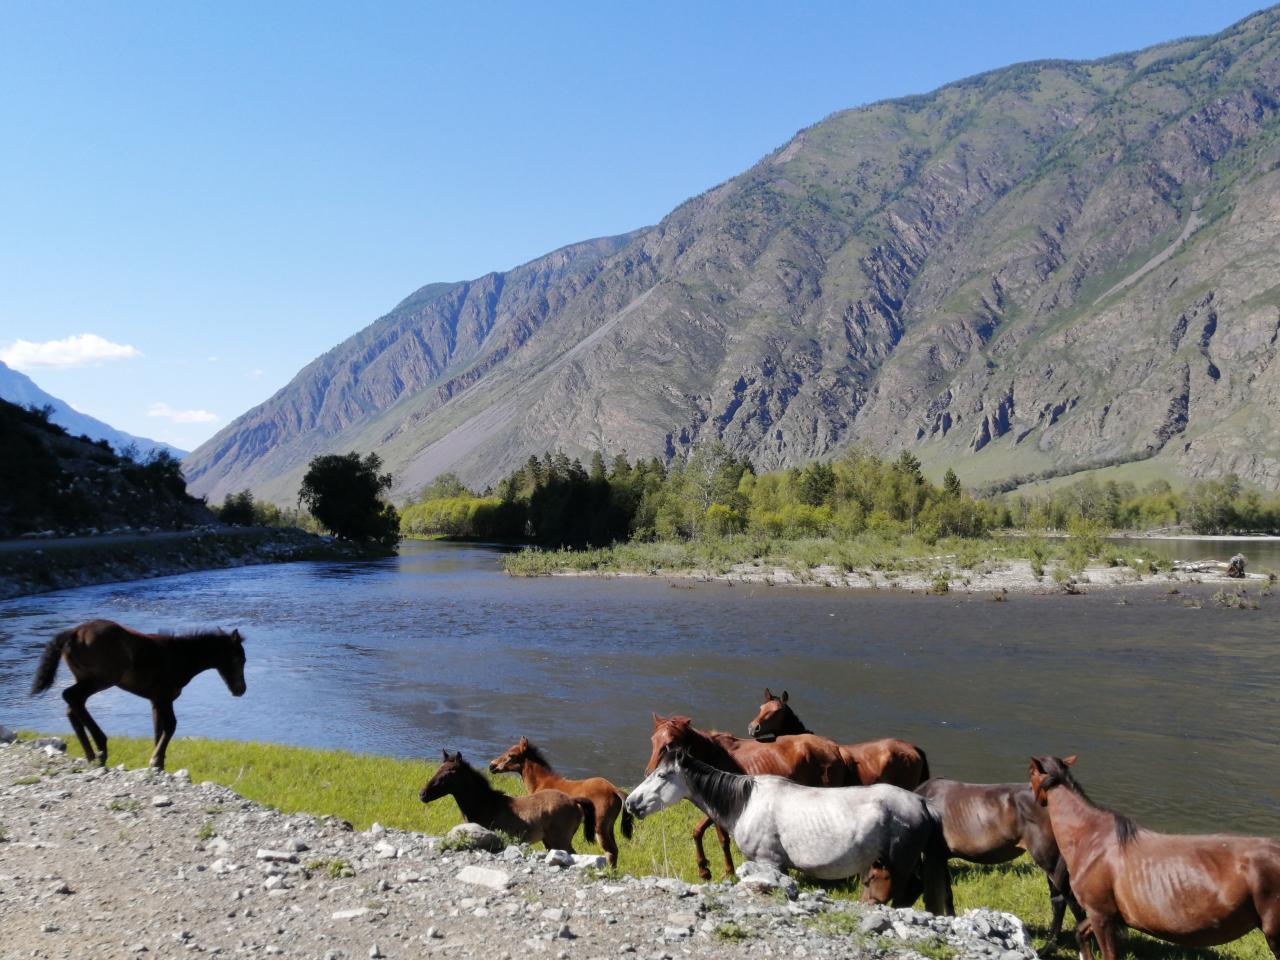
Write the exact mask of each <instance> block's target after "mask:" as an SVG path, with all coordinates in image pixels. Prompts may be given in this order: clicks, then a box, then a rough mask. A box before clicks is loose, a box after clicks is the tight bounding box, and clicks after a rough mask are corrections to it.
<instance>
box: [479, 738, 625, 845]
mask: <svg viewBox="0 0 1280 960" xmlns="http://www.w3.org/2000/svg"><path fill="white" fill-rule="evenodd" d="M489 772H490V773H518V774H520V777H521V779H522V780H524V788H525V789H526V790H528V791H529V792H530V793H536V792H537V791H539V790H560V791H562V792H564V793H567V794H568V795H569V796H571V797H585V798H586V799H587V800H589V801H591V807H592V809H593V810H594V811H595V815H594V816H595V828H596V836H597V837H599V838H600V846H601V847H603V848H604V854H605V856H606V857H608V858H609V866H611V867H616V866H617V865H618V841H617V840H615V839H614V837H613V822H614V821H615V820H617V819H618V814H622V835H623V836H624V837H626V838H627V839H628V840H630V839H631V814H630V812H628V811H627V810H626V809H624V808H623V806H622V804H623V801H625V800H626V799H627V795H626V794H625V793H623V792H622V791H621V790H619V789H618V788H617V787H615V786H614V785H613V784H612V783H610V782H609V781H608V780H606V779H605V778H604V777H590V778H588V779H586V780H570V779H568V778H567V777H562V776H560V774H558V773H556V772H555V771H554V770H552V769H551V764H549V763H548V762H547V758H546V757H545V756H543V754H542V751H541V750H539V749H538V748H537V747H535V746H534V745H533V744H532V743H530V742H529V738H528V737H521V738H520V742H519V743H517V744H516V745H515V746H514V747H512V748H511V749H510V750H508V751H507V752H506V753H503V754H501V755H500V756H498V757H496V758H494V759H493V760H490V761H489Z"/></svg>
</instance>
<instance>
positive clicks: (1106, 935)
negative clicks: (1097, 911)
mask: <svg viewBox="0 0 1280 960" xmlns="http://www.w3.org/2000/svg"><path fill="white" fill-rule="evenodd" d="M1091 926H1092V927H1093V935H1094V937H1096V938H1097V940H1098V949H1099V950H1101V951H1102V960H1117V958H1118V957H1119V956H1120V953H1119V951H1118V950H1117V949H1116V941H1117V940H1118V937H1117V936H1116V934H1117V933H1118V932H1119V924H1117V923H1116V921H1115V919H1114V918H1111V917H1106V918H1103V917H1095V918H1092V921H1091Z"/></svg>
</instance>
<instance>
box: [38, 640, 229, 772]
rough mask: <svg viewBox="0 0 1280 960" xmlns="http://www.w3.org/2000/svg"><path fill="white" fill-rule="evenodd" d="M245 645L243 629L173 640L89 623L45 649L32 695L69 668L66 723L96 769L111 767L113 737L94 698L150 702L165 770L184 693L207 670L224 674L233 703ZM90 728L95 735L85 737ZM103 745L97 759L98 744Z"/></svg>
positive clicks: (157, 763)
mask: <svg viewBox="0 0 1280 960" xmlns="http://www.w3.org/2000/svg"><path fill="white" fill-rule="evenodd" d="M244 659H245V657H244V642H243V638H242V637H241V636H240V631H239V630H232V631H231V632H230V633H225V632H224V631H222V630H215V631H212V632H206V633H190V634H182V635H171V634H164V633H139V632H138V631H136V630H130V629H129V628H128V627H122V626H120V624H118V623H112V622H111V621H110V620H90V621H88V622H87V623H82V624H80V626H78V627H73V628H72V629H70V630H64V631H62V633H60V634H58V635H57V636H56V637H54V638H53V639H52V640H50V641H49V642H48V643H47V644H46V645H45V648H44V653H43V654H41V656H40V665H39V666H38V667H37V668H36V678H35V682H34V683H32V685H31V693H32V695H33V696H34V695H35V694H37V693H43V692H44V691H45V690H48V689H49V687H50V686H51V685H52V684H53V677H54V674H56V673H57V672H58V663H59V662H60V661H61V660H66V661H67V667H68V668H69V669H70V670H71V673H72V675H73V676H74V677H75V678H76V682H75V683H73V684H72V685H71V686H69V687H67V689H65V690H63V691H62V699H63V700H65V701H67V719H69V720H70V721H71V726H72V728H73V729H74V730H75V732H76V737H77V738H78V739H79V740H80V746H81V747H82V748H83V749H84V755H85V758H86V759H87V760H89V762H90V763H92V762H93V761H94V759H97V761H98V763H100V764H102V765H103V766H106V764H107V735H106V734H105V733H103V732H102V728H101V727H99V726H98V724H97V722H96V721H95V720H94V719H93V717H92V716H90V714H89V711H88V709H87V708H86V707H85V701H87V700H88V699H89V698H90V697H91V696H93V695H94V694H95V693H99V692H101V691H103V690H106V689H108V688H109V687H119V688H120V689H121V690H127V691H129V692H130V693H132V694H136V695H137V696H139V697H145V698H146V699H148V700H150V701H151V719H152V722H153V724H154V729H155V749H154V750H153V751H152V753H151V766H153V767H155V768H156V769H157V770H163V769H164V755H165V751H167V750H168V749H169V741H170V740H172V739H173V732H174V730H176V729H177V727H178V719H177V717H176V716H174V713H173V702H174V701H175V700H177V699H178V697H179V696H180V695H181V694H182V688H183V687H185V686H186V685H187V684H188V683H190V682H191V680H192V678H194V677H195V676H196V674H198V673H203V672H204V671H205V670H211V669H212V670H217V671H218V674H219V675H220V676H221V677H222V681H223V682H224V683H225V684H226V685H227V689H228V690H230V691H231V693H232V695H233V696H237V697H242V696H244V691H245V683H244ZM86 729H87V731H88V733H86ZM89 734H92V735H93V744H96V745H97V748H98V750H97V755H96V758H95V754H94V749H93V744H90V742H89Z"/></svg>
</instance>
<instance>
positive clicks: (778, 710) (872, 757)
mask: <svg viewBox="0 0 1280 960" xmlns="http://www.w3.org/2000/svg"><path fill="white" fill-rule="evenodd" d="M747 733H749V734H750V735H751V736H753V737H768V736H773V737H784V736H798V735H800V734H806V733H807V734H811V735H813V736H817V734H814V733H813V731H812V730H810V729H809V728H808V727H806V726H805V725H804V722H803V721H802V720H801V719H800V718H799V717H798V716H796V712H795V710H793V709H792V708H791V703H790V702H789V698H788V697H787V691H785V690H783V691H782V696H780V697H776V696H774V695H773V691H771V690H770V689H769V688H768V687H765V688H764V703H762V704H760V709H759V711H757V713H756V718H755V719H754V720H752V721H751V722H750V723H749V724H747ZM822 739H824V740H828V741H829V742H830V743H832V744H834V745H835V747H836V749H837V750H838V751H839V754H840V759H841V760H842V761H843V762H844V764H845V766H847V767H848V768H849V770H850V778H849V779H848V781H847V782H848V783H849V785H850V786H858V785H861V786H864V787H867V786H870V785H871V784H873V783H891V784H893V785H894V786H895V787H902V788H903V789H904V790H914V789H915V788H916V787H917V786H919V785H920V784H921V783H923V782H924V781H926V780H928V779H929V760H928V758H927V757H926V756H925V755H924V751H923V750H921V749H920V748H919V747H917V746H916V745H915V744H913V743H907V741H905V740H898V739H896V738H894V737H887V738H885V739H882V740H867V741H865V742H863V743H839V744H837V743H836V742H835V741H834V740H830V739H829V738H827V737H823V738H822Z"/></svg>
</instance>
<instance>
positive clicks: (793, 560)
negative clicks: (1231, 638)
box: [503, 537, 1273, 596]
mask: <svg viewBox="0 0 1280 960" xmlns="http://www.w3.org/2000/svg"><path fill="white" fill-rule="evenodd" d="M1090 547H1092V549H1091V548H1090ZM1223 559H1224V560H1225V559H1226V558H1225V557H1224V558H1223ZM503 569H504V570H505V571H506V572H507V573H508V574H511V575H513V576H525V577H530V576H586V577H625V576H653V577H665V578H668V579H672V580H702V581H723V582H728V583H743V584H753V585H765V586H817V587H843V588H851V589H863V590H903V591H907V592H912V593H952V592H957V593H978V594H992V595H997V596H1003V595H1005V594H1011V593H1059V592H1067V593H1085V592H1088V591H1089V590H1091V589H1109V588H1115V587H1129V586H1138V585H1149V586H1157V585H1159V586H1164V587H1166V588H1169V589H1177V586H1178V585H1179V584H1188V583H1202V584H1210V585H1216V586H1220V587H1221V588H1222V589H1224V590H1233V591H1235V590H1239V589H1244V590H1246V591H1249V590H1252V591H1253V593H1254V594H1255V595H1257V594H1260V593H1263V592H1265V591H1267V590H1268V589H1269V587H1270V584H1271V582H1272V579H1273V577H1272V575H1271V574H1270V572H1252V573H1250V574H1248V576H1246V577H1245V578H1244V579H1234V578H1230V577H1227V576H1226V575H1225V573H1218V572H1212V571H1210V572H1190V571H1183V570H1178V569H1175V566H1174V564H1173V563H1171V562H1170V561H1168V560H1165V559H1163V558H1161V557H1159V556H1157V555H1156V554H1155V553H1153V552H1152V551H1151V550H1150V549H1148V548H1147V547H1146V546H1144V545H1142V544H1141V543H1139V542H1134V543H1115V542H1108V541H1104V540H1101V539H1098V540H1097V541H1096V542H1095V543H1094V544H1092V545H1086V544H1082V543H1080V542H1077V541H1073V540H1070V539H1048V538H1039V537H1012V538H1007V539H1005V538H999V539H997V538H989V539H970V540H952V541H940V542H938V543H937V544H924V543H921V542H919V541H916V540H912V539H911V538H900V539H896V540H895V539H871V538H859V539H855V540H848V541H838V540H831V539H825V538H824V539H814V540H780V541H768V540H759V539H754V538H748V537H743V538H738V539H731V540H723V541H709V542H705V543H697V542H656V543H627V544H618V545H616V546H613V547H608V548H604V549H599V550H536V549H535V550H523V551H520V552H518V553H513V554H509V555H508V556H506V557H504V558H503Z"/></svg>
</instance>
